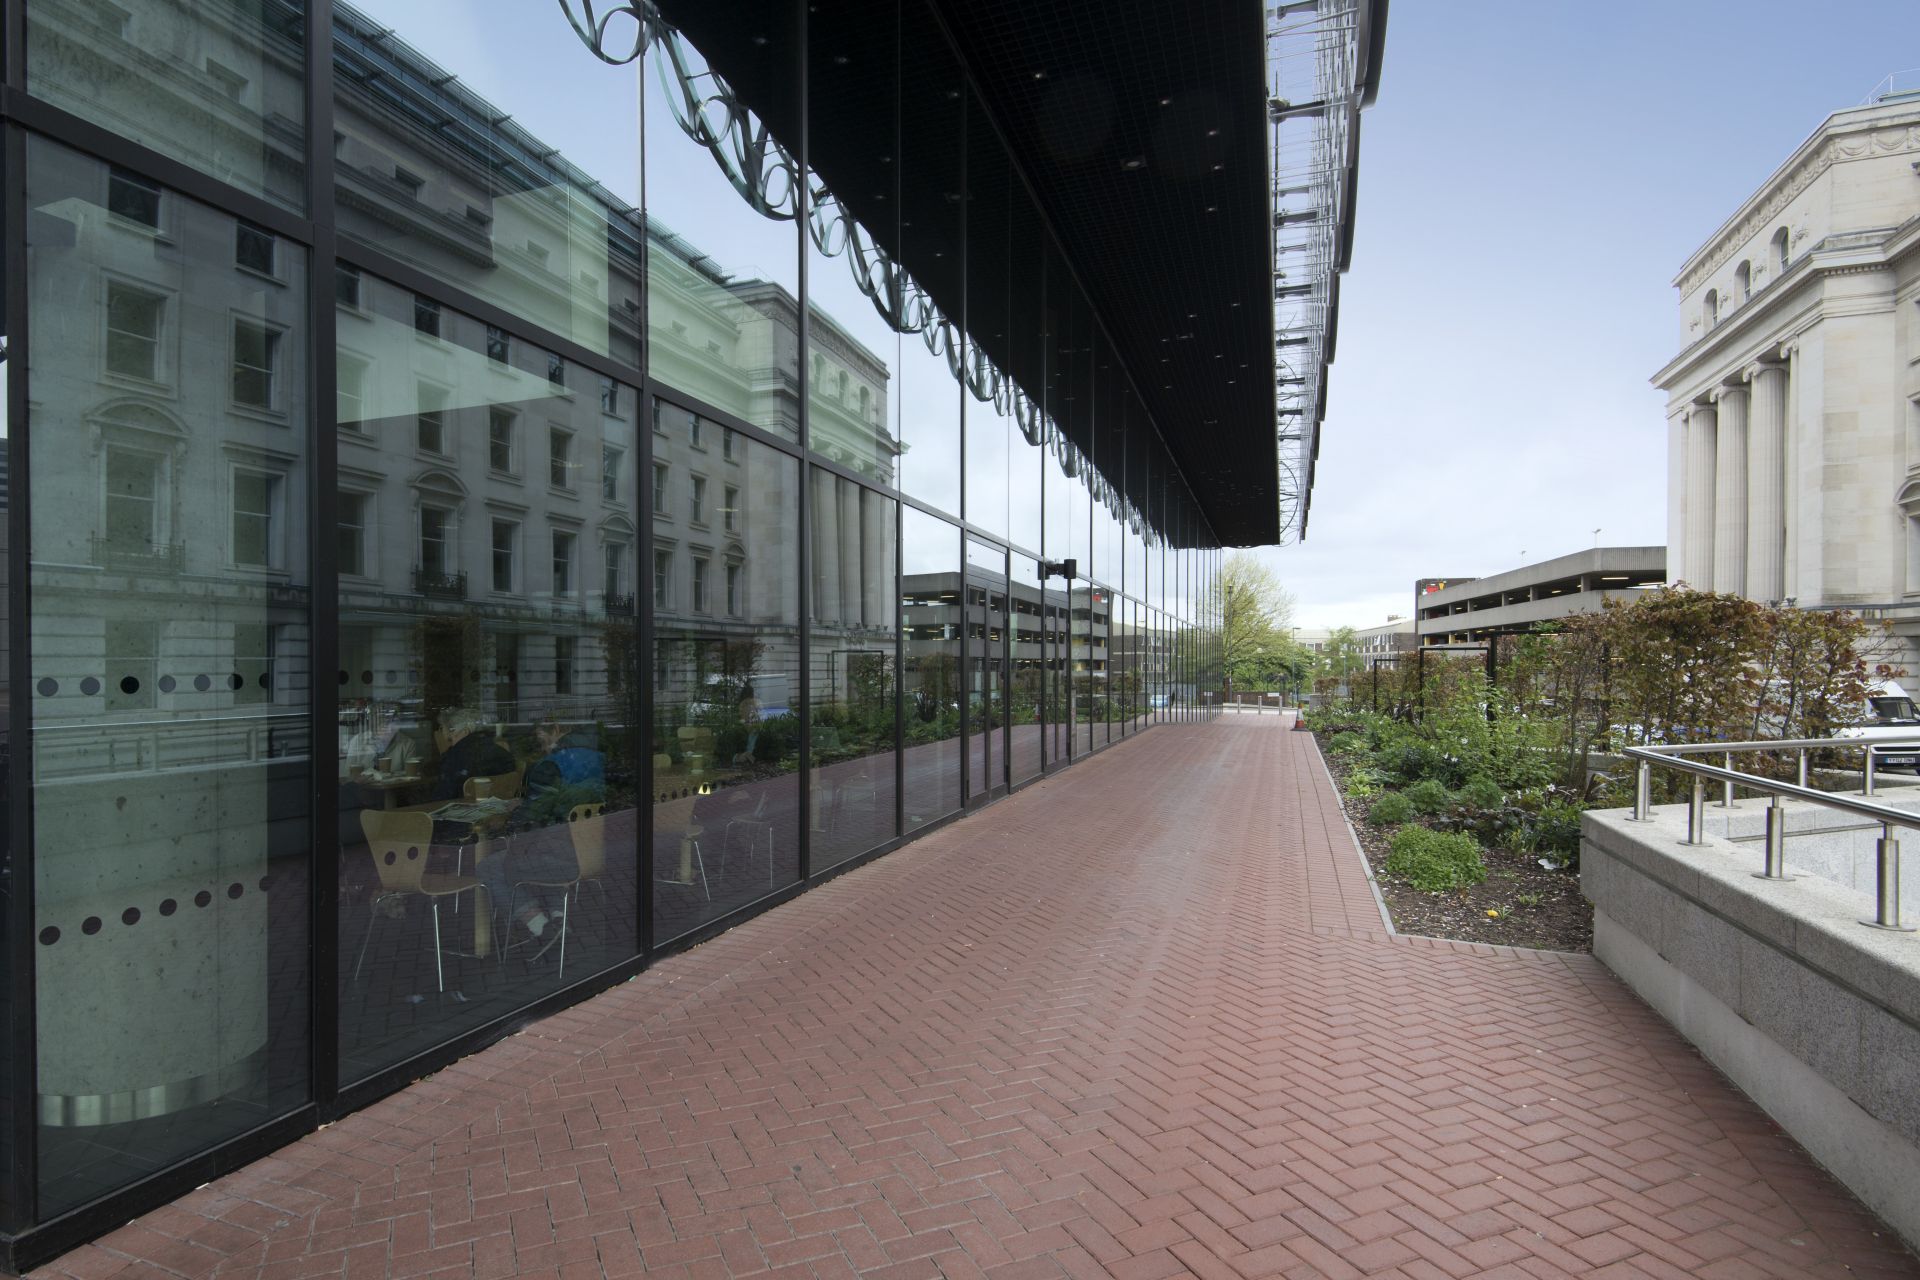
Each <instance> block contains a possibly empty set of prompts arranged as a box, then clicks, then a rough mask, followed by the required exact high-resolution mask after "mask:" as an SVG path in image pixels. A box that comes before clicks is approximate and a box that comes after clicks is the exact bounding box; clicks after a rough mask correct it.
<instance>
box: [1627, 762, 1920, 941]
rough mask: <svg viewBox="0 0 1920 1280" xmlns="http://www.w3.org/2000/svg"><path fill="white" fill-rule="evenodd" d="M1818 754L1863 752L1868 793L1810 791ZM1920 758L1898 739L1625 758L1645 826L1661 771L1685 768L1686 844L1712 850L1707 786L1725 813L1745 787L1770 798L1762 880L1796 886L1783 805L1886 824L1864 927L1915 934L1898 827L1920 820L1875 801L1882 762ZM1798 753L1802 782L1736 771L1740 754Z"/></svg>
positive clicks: (1636, 812) (1637, 816)
mask: <svg viewBox="0 0 1920 1280" xmlns="http://www.w3.org/2000/svg"><path fill="white" fill-rule="evenodd" d="M1815 751H1838V752H1847V753H1851V752H1856V751H1857V752H1860V753H1861V765H1860V794H1859V796H1854V795H1852V794H1850V793H1841V792H1833V791H1821V790H1818V789H1816V788H1814V787H1810V786H1808V785H1807V758H1808V755H1809V754H1810V753H1812V752H1815ZM1894 751H1900V752H1903V753H1904V752H1909V751H1914V752H1920V737H1915V738H1912V739H1892V738H1786V739H1774V740H1761V741H1755V742H1702V743H1688V744H1678V745H1673V746H1657V747H1628V748H1627V749H1626V751H1625V754H1626V755H1627V756H1628V758H1630V759H1632V760H1633V761H1634V762H1635V772H1634V787H1633V817H1634V820H1635V821H1637V822H1647V821H1650V819H1651V810H1652V807H1653V805H1652V796H1653V766H1655V765H1661V766H1663V767H1665V768H1670V769H1677V770H1679V771H1681V772H1682V773H1686V774H1688V775H1690V776H1691V777H1692V779H1693V789H1692V791H1691V793H1690V795H1689V796H1688V799H1687V838H1686V841H1685V843H1687V844H1690V845H1700V844H1705V843H1706V817H1707V784H1708V783H1709V782H1718V783H1719V784H1720V786H1721V799H1720V807H1722V808H1725V809H1732V808H1735V807H1737V805H1738V803H1739V802H1738V800H1737V799H1736V798H1735V796H1734V790H1735V788H1737V787H1744V788H1746V789H1747V790H1749V791H1758V792H1760V793H1762V794H1763V795H1765V796H1766V797H1767V826H1766V860H1765V866H1764V868H1763V869H1762V870H1760V871H1757V872H1755V873H1754V875H1755V877H1756V878H1757V879H1761V880H1788V879H1792V877H1791V876H1789V875H1788V874H1787V861H1786V839H1787V824H1786V812H1785V810H1784V808H1783V807H1782V801H1784V800H1787V799H1789V798H1791V799H1795V800H1805V801H1808V802H1810V803H1812V804H1815V805H1819V806H1820V807H1822V808H1825V809H1831V810H1835V811H1837V812H1840V813H1847V814H1852V815H1854V816H1856V817H1861V818H1866V819H1867V820H1869V821H1871V822H1874V823H1877V824H1879V827H1880V838H1879V840H1878V841H1877V842H1876V843H1875V855H1876V861H1875V873H1874V900H1875V901H1874V916H1873V919H1871V920H1862V921H1861V922H1860V923H1861V924H1864V925H1867V926H1869V927H1871V928H1875V929H1888V930H1893V931H1897V932H1901V933H1912V932H1914V931H1915V928H1916V926H1914V925H1909V924H1903V923H1901V919H1900V841H1899V839H1898V838H1897V837H1896V836H1895V835H1894V830H1895V828H1897V827H1906V828H1909V829H1912V830H1920V813H1909V812H1907V811H1906V810H1904V809H1896V808H1894V807H1893V806H1891V805H1887V804H1881V803H1878V802H1876V801H1875V799H1874V796H1875V794H1876V792H1875V787H1876V776H1875V775H1876V758H1877V757H1878V756H1879V755H1884V754H1888V753H1890V752H1894ZM1783 752H1792V753H1793V755H1794V759H1795V766H1796V767H1795V777H1796V781H1794V782H1783V781H1780V780H1779V779H1775V778H1768V777H1764V776H1762V775H1760V774H1756V773H1748V772H1746V771H1744V770H1741V769H1736V768H1734V763H1733V762H1734V757H1735V756H1736V755H1759V754H1778V753H1783ZM1694 756H1718V757H1720V763H1719V764H1709V763H1706V762H1705V761H1701V760H1696V759H1692V758H1691V757H1694Z"/></svg>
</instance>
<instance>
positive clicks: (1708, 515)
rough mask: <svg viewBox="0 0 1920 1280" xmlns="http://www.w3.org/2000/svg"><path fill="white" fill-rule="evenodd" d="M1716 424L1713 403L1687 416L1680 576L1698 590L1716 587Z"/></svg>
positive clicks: (1697, 408)
mask: <svg viewBox="0 0 1920 1280" xmlns="http://www.w3.org/2000/svg"><path fill="white" fill-rule="evenodd" d="M1715 427H1716V422H1715V415H1714V408H1713V406H1712V405H1710V404H1696V405H1694V406H1693V411H1692V412H1691V413H1689V414H1688V415H1687V507H1686V511H1687V543H1686V546H1687V563H1686V564H1685V565H1684V566H1683V571H1682V573H1681V575H1680V576H1681V579H1682V580H1683V581H1684V582H1685V583H1686V584H1687V585H1688V586H1690V587H1692V588H1694V589H1695V590H1697V591H1711V590H1712V589H1713V524H1714V521H1713V499H1714V484H1713V468H1714V460H1715V452H1716V451H1715V443H1714V435H1715Z"/></svg>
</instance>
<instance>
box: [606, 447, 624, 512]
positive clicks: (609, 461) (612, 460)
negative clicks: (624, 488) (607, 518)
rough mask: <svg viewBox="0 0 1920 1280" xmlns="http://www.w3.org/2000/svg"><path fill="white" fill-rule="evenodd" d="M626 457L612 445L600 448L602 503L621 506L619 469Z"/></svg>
mask: <svg viewBox="0 0 1920 1280" xmlns="http://www.w3.org/2000/svg"><path fill="white" fill-rule="evenodd" d="M626 458H627V455H626V454H625V453H623V452H621V451H620V450H618V449H616V448H614V447H613V446H612V445H610V444H609V445H602V446H601V447H600V498H601V500H602V501H603V502H607V503H610V504H613V505H623V504H622V500H621V497H620V468H621V464H623V463H624V462H625V461H626Z"/></svg>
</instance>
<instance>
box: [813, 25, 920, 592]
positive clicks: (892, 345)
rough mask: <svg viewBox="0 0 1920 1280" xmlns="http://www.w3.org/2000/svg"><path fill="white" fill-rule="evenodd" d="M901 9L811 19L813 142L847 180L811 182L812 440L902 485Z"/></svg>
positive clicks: (831, 454) (835, 456)
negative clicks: (897, 272)
mask: <svg viewBox="0 0 1920 1280" xmlns="http://www.w3.org/2000/svg"><path fill="white" fill-rule="evenodd" d="M894 8H895V6H893V5H867V6H835V5H828V6H825V11H824V12H823V11H822V7H821V6H815V7H814V8H813V10H811V11H810V13H809V16H808V19H807V40H808V58H807V74H808V82H807V104H808V110H810V111H811V112H812V113H813V118H814V120H815V121H817V122H819V124H820V128H819V129H817V130H816V132H815V142H816V145H819V144H820V143H821V142H823V141H824V140H825V139H827V138H830V139H831V141H832V145H833V150H834V154H835V156H836V157H838V158H840V159H841V160H842V161H843V162H844V163H845V164H846V171H845V172H844V173H843V174H836V175H827V174H821V173H815V174H813V175H810V188H811V190H812V197H811V201H810V208H811V210H812V216H811V220H810V222H809V224H808V236H807V261H808V267H807V309H808V310H807V314H808V318H809V319H808V323H809V329H808V333H809V339H808V343H809V345H808V359H809V361H810V365H809V369H808V379H807V406H808V413H809V417H808V422H807V431H808V437H807V443H808V445H809V447H810V448H812V449H813V450H814V451H815V452H817V453H819V454H821V455H822V456H824V457H827V458H831V459H832V460H833V461H835V462H837V463H839V464H840V465H842V466H845V467H849V468H851V469H853V470H855V471H857V472H859V473H860V474H861V475H863V476H866V477H868V478H870V479H872V480H875V481H878V482H879V483H881V484H888V485H891V484H894V483H895V482H896V481H897V480H898V478H899V475H898V471H899V468H898V459H899V454H900V444H899V440H898V435H897V433H898V431H899V427H898V424H897V423H896V422H895V421H894V416H895V414H896V412H897V410H896V408H895V406H894V399H895V398H894V395H893V390H894V385H893V384H894V376H893V371H894V367H895V365H897V364H898V363H899V359H900V334H899V333H898V331H897V330H896V329H895V327H894V321H895V320H896V319H898V318H899V317H900V315H901V312H900V310H899V308H898V299H897V298H896V297H895V296H894V294H893V293H892V291H891V290H890V288H889V283H890V280H889V271H890V267H891V259H890V256H889V255H890V254H891V253H892V252H893V250H894V249H895V248H896V247H897V246H898V245H899V242H900V226H899V222H900V219H899V200H898V198H897V193H896V192H895V191H894V189H893V188H894V183H895V182H896V181H897V179H898V176H899V175H898V172H897V169H896V167H895V166H894V164H893V163H892V160H893V154H894V151H895V149H896V147H897V145H898V139H897V131H896V114H895V112H894V109H893V106H894V102H893V98H894V65H895V58H896V57H897V50H896V47H895V38H896V30H895V28H896V14H895V12H894ZM882 157H884V159H882ZM863 179H864V181H863ZM886 596H887V598H888V599H892V598H893V590H892V588H890V587H889V588H888V589H887V592H886Z"/></svg>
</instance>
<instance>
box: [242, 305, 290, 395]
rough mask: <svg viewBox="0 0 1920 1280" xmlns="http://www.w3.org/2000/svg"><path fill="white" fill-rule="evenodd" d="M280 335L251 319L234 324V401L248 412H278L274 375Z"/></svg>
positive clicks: (278, 357)
mask: <svg viewBox="0 0 1920 1280" xmlns="http://www.w3.org/2000/svg"><path fill="white" fill-rule="evenodd" d="M279 367H280V335H279V334H278V333H276V332H275V331H273V330H271V329H269V328H267V327H266V326H265V325H263V324H257V323H255V322H254V321H251V320H235V321H234V322H233V402H234V403H235V404H237V405H240V406H243V407H245V408H248V409H268V410H271V409H277V408H278V407H279V402H278V401H277V400H276V399H275V397H274V384H275V376H276V374H277V373H278V371H279Z"/></svg>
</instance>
